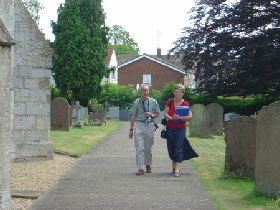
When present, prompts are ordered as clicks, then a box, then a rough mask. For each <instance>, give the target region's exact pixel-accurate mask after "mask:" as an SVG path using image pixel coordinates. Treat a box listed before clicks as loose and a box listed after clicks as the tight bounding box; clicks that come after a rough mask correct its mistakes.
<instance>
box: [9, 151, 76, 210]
mask: <svg viewBox="0 0 280 210" xmlns="http://www.w3.org/2000/svg"><path fill="white" fill-rule="evenodd" d="M76 161H77V158H74V157H69V156H66V155H58V154H54V158H53V160H48V161H40V162H23V163H12V170H11V189H12V190H28V191H43V192H45V191H47V190H48V189H49V188H50V187H51V186H52V185H53V184H54V183H56V182H57V181H58V180H59V178H60V177H62V176H63V175H64V174H65V173H66V172H67V171H68V170H69V169H70V167H71V166H72V165H73V164H74V163H75V162H76ZM12 200H13V202H14V203H15V206H16V208H17V209H19V210H26V209H27V208H28V207H29V206H30V205H31V204H32V203H33V202H34V201H35V199H24V198H12Z"/></svg>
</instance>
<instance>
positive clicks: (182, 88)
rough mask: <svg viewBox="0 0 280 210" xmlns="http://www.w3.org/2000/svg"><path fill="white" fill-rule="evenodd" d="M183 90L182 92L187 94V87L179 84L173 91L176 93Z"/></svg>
mask: <svg viewBox="0 0 280 210" xmlns="http://www.w3.org/2000/svg"><path fill="white" fill-rule="evenodd" d="M178 89H179V90H181V91H182V93H184V92H185V87H184V86H183V85H181V84H177V85H175V87H174V90H173V91H175V90H178Z"/></svg>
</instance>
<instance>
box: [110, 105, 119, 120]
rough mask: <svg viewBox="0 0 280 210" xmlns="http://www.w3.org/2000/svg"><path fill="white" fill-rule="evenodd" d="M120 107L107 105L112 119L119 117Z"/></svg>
mask: <svg viewBox="0 0 280 210" xmlns="http://www.w3.org/2000/svg"><path fill="white" fill-rule="evenodd" d="M119 114H120V108H119V107H118V106H113V107H109V115H111V116H113V119H119V116H120V115H119Z"/></svg>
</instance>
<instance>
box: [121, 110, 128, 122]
mask: <svg viewBox="0 0 280 210" xmlns="http://www.w3.org/2000/svg"><path fill="white" fill-rule="evenodd" d="M119 120H120V121H129V120H130V118H129V110H127V109H122V110H120V114H119Z"/></svg>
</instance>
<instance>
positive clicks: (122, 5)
mask: <svg viewBox="0 0 280 210" xmlns="http://www.w3.org/2000/svg"><path fill="white" fill-rule="evenodd" d="M39 1H40V2H41V4H42V5H43V6H44V7H45V8H44V9H43V10H41V12H40V25H39V28H40V29H42V30H43V33H45V36H46V38H48V39H50V40H51V41H53V40H54V36H53V34H52V28H51V27H50V21H51V20H53V21H54V22H56V21H57V8H58V7H59V5H60V4H61V3H64V0H39ZM192 6H194V0H173V1H171V0H141V1H140V0H103V8H104V11H105V13H106V20H105V23H106V25H107V26H108V27H112V26H113V25H121V26H122V27H123V29H124V30H126V31H127V32H129V33H130V37H131V38H133V39H134V41H135V42H137V43H138V45H139V49H140V54H143V53H147V54H150V55H155V54H156V53H157V48H158V47H159V48H161V52H162V54H163V55H165V54H167V52H168V50H169V49H171V48H172V47H173V42H175V41H176V40H177V39H178V38H180V36H181V33H182V30H183V28H184V27H186V26H188V25H189V24H190V22H189V19H188V15H187V12H188V11H189V10H190V8H191V7H192Z"/></svg>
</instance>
